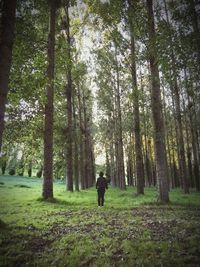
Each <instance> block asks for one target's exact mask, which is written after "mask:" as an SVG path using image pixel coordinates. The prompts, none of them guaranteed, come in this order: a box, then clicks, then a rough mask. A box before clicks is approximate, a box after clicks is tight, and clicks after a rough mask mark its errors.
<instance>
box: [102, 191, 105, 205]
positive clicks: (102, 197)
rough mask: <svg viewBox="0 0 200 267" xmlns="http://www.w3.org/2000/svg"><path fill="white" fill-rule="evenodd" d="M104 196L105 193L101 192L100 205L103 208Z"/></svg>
mask: <svg viewBox="0 0 200 267" xmlns="http://www.w3.org/2000/svg"><path fill="white" fill-rule="evenodd" d="M104 194H105V191H102V195H101V201H102V202H101V205H102V206H103V205H104Z"/></svg>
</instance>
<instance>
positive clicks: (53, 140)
mask: <svg viewBox="0 0 200 267" xmlns="http://www.w3.org/2000/svg"><path fill="white" fill-rule="evenodd" d="M15 2H16V1H15ZM11 7H12V10H13V12H12V14H10V13H9V12H10V10H11ZM1 8H2V9H1V29H2V31H1V46H2V47H3V46H5V47H6V49H8V53H9V57H10V58H9V60H10V61H11V57H12V68H10V67H11V62H10V63H9V64H10V65H9V67H8V70H7V74H3V75H2V76H1V79H2V82H6V83H7V90H6V92H5V93H4V95H2V94H1V96H2V97H4V102H3V103H2V105H1V107H3V106H4V110H2V113H1V120H2V125H1V132H2V133H3V129H4V126H3V122H4V118H5V115H6V128H5V131H4V143H3V146H2V155H3V156H2V161H3V165H4V166H5V164H6V160H7V159H8V158H9V157H10V154H11V156H12V154H13V153H14V150H15V149H14V150H13V147H16V146H18V152H19V153H18V158H19V160H18V166H17V167H18V169H19V165H21V166H22V169H23V170H24V168H25V167H28V170H29V174H30V168H32V167H33V166H34V164H37V165H39V167H38V168H39V171H38V174H37V175H38V176H41V174H42V172H43V177H44V179H43V181H44V182H43V193H42V195H43V197H44V198H45V199H48V198H52V197H53V176H56V177H59V176H65V177H66V189H67V190H69V191H73V190H74V187H75V189H76V190H79V185H80V186H81V188H82V189H84V188H88V187H90V186H92V185H93V184H94V180H95V163H94V144H93V138H92V133H91V131H92V95H91V91H90V89H89V88H88V79H87V77H86V74H87V68H86V65H85V64H84V63H83V62H81V60H80V59H79V57H78V54H77V51H76V47H75V45H74V44H73V42H72V41H73V38H72V37H71V35H70V34H71V32H70V31H72V34H73V31H75V30H76V29H77V27H78V23H79V22H77V25H75V26H74V28H73V27H72V28H71V26H70V17H69V9H70V3H69V1H64V2H63V3H61V2H60V1H56V0H55V1H54V0H52V1H49V3H47V1H30V2H28V3H27V2H23V1H18V2H17V5H14V1H3V4H2V7H1ZM47 8H48V9H49V12H46V11H47ZM74 12H76V10H75V8H74ZM15 17H16V18H15ZM12 18H13V25H12V28H11V24H10V23H8V20H9V21H10V20H11V19H12ZM14 18H15V19H16V23H14V21H15V20H14ZM72 19H73V16H72ZM5 20H6V21H5ZM11 21H12V20H11ZM48 22H49V23H48ZM14 25H15V27H16V29H15V40H14V39H13V37H14ZM5 28H7V32H9V34H7V35H5ZM10 32H12V34H10ZM25 37H26V38H25ZM7 39H9V40H7ZM47 40H48V44H47V47H48V49H47V51H46V43H47ZM6 41H8V42H12V43H13V41H14V46H13V49H12V46H10V45H9V44H8V42H7V43H6ZM2 50H3V48H2ZM46 52H47V53H46ZM12 54H13V56H12ZM6 56H7V53H5V51H3V52H2V58H3V60H2V69H3V67H4V64H5V62H4V61H6V60H7V58H6ZM9 72H10V88H11V89H10V91H9V94H8V80H6V81H5V78H8V76H9ZM1 88H3V89H5V86H2V87H1ZM44 88H46V90H44ZM7 102H8V105H7V113H5V104H6V103H7ZM1 139H2V136H1ZM19 144H20V146H19ZM11 146H12V147H11ZM42 147H44V151H43V152H42ZM19 154H21V155H19ZM38 158H39V159H38ZM53 159H54V162H53ZM16 163H17V161H16ZM30 166H31V167H30ZM15 167H16V166H13V170H12V171H11V172H12V173H14V172H15ZM4 169H5V168H4ZM66 170H67V173H66ZM22 173H23V172H22Z"/></svg>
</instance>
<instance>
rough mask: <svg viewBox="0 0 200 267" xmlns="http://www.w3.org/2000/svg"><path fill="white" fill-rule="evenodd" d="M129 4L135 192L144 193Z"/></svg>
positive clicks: (132, 9) (131, 2) (131, 5)
mask: <svg viewBox="0 0 200 267" xmlns="http://www.w3.org/2000/svg"><path fill="white" fill-rule="evenodd" d="M128 4H129V10H128V13H129V14H128V15H129V26H130V35H131V74H132V86H133V101H134V103H133V105H134V133H135V153H136V172H137V174H136V175H137V193H138V194H144V166H143V159H142V143H141V133H140V115H139V99H138V98H139V96H138V95H139V92H138V85H137V76H136V53H135V36H134V22H133V17H134V12H135V10H134V3H133V1H132V0H128Z"/></svg>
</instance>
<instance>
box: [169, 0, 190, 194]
mask: <svg viewBox="0 0 200 267" xmlns="http://www.w3.org/2000/svg"><path fill="white" fill-rule="evenodd" d="M164 2H165V13H166V18H167V23H168V25H170V23H169V17H168V12H167V5H166V1H164ZM170 57H171V62H172V77H171V78H172V79H171V82H172V83H173V86H171V90H172V97H173V98H174V103H175V111H176V112H175V114H176V120H177V138H178V149H179V156H180V174H181V180H182V184H183V189H184V193H186V194H188V193H189V185H188V179H187V168H186V160H185V148H184V139H183V127H182V118H181V108H180V97H179V87H178V81H177V71H176V67H175V56H174V50H173V44H172V36H171V34H170ZM170 72H171V71H170Z"/></svg>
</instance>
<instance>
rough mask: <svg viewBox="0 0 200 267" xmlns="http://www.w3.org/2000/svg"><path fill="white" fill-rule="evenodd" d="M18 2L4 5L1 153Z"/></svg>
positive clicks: (0, 42)
mask: <svg viewBox="0 0 200 267" xmlns="http://www.w3.org/2000/svg"><path fill="white" fill-rule="evenodd" d="M15 13H16V0H4V1H3V3H2V16H1V27H0V29H1V32H0V152H1V146H2V138H3V131H4V124H5V122H4V117H5V109H6V103H7V95H8V91H9V75H10V68H11V61H12V48H13V43H14V31H15V18H16V16H15Z"/></svg>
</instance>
